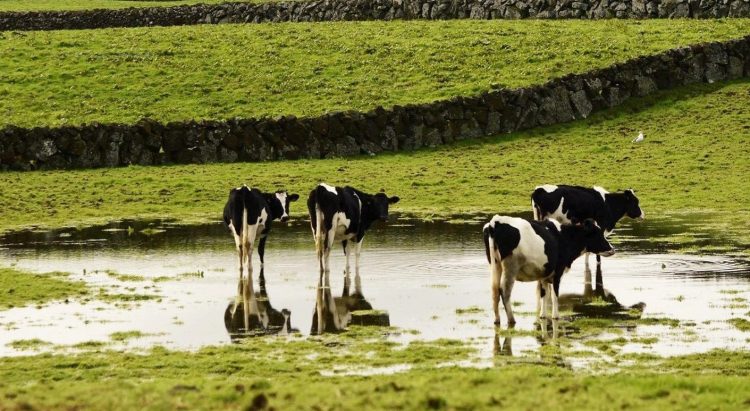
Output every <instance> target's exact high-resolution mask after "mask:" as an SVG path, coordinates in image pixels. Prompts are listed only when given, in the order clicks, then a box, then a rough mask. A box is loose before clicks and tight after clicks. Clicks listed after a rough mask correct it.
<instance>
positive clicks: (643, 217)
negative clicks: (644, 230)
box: [638, 211, 646, 221]
mask: <svg viewBox="0 0 750 411" xmlns="http://www.w3.org/2000/svg"><path fill="white" fill-rule="evenodd" d="M645 219H646V213H644V212H643V211H641V215H639V216H638V221H643V220H645Z"/></svg>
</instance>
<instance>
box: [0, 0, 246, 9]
mask: <svg viewBox="0 0 750 411" xmlns="http://www.w3.org/2000/svg"><path fill="white" fill-rule="evenodd" d="M244 1H245V2H247V3H257V2H258V1H252V0H244ZM231 2H232V1H230V0H152V1H148V0H146V1H141V0H0V11H40V10H91V9H123V8H126V7H167V6H180V5H184V4H197V3H206V4H211V3H231Z"/></svg>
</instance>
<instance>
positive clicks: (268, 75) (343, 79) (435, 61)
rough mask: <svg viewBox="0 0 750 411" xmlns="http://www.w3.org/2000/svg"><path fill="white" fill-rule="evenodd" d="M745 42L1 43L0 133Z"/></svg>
mask: <svg viewBox="0 0 750 411" xmlns="http://www.w3.org/2000/svg"><path fill="white" fill-rule="evenodd" d="M748 32H750V19H736V20H679V21H668V20H647V21H631V20H625V21H619V20H618V21H615V20H599V21H474V20H457V21H435V22H425V21H395V22H339V23H315V24H306V23H299V24H298V23H288V24H287V23H285V24H268V25H219V26H191V27H169V28H159V27H153V28H143V29H141V28H139V29H107V30H84V31H53V32H31V33H3V34H2V35H3V37H4V40H3V41H2V42H0V56H2V58H1V59H0V97H1V98H0V126H3V125H9V124H13V125H18V126H57V125H76V124H81V123H90V122H117V123H134V122H136V121H138V120H139V119H140V118H143V117H149V118H153V119H156V120H159V121H165V122H166V121H173V120H186V119H227V118H233V117H243V118H246V117H261V116H278V115H287V114H293V115H297V116H313V115H319V114H322V113H326V112H330V111H337V110H368V109H372V108H374V107H376V106H379V105H380V106H386V107H388V106H392V105H394V104H407V103H421V102H429V101H433V100H436V99H445V98H449V97H453V96H457V95H470V94H476V93H480V92H482V91H487V90H490V89H492V88H497V87H511V88H513V87H520V86H527V85H531V84H540V83H543V82H545V81H547V80H549V79H551V78H555V77H560V76H563V75H565V74H569V73H580V72H585V71H588V70H592V69H594V68H599V67H606V66H609V65H611V64H613V63H616V62H621V61H625V60H627V59H629V58H633V57H637V56H642V55H649V54H654V53H657V52H661V51H664V50H667V49H670V48H674V47H676V46H685V45H689V44H694V43H700V42H703V41H717V40H727V39H732V38H736V37H740V36H742V35H743V34H746V33H748ZM50 61H54V62H55V64H49V62H50Z"/></svg>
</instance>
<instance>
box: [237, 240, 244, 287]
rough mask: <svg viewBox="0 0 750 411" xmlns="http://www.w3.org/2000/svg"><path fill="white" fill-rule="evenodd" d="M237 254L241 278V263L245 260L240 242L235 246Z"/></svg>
mask: <svg viewBox="0 0 750 411" xmlns="http://www.w3.org/2000/svg"><path fill="white" fill-rule="evenodd" d="M237 255H238V260H239V262H240V279H242V272H243V270H242V268H243V263H244V261H245V254H244V253H243V250H242V244H240V245H238V246H237Z"/></svg>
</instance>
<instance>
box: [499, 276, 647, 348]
mask: <svg viewBox="0 0 750 411" xmlns="http://www.w3.org/2000/svg"><path fill="white" fill-rule="evenodd" d="M602 277H603V276H602V267H601V265H597V266H596V277H595V281H594V282H593V285H592V281H591V269H590V268H589V267H588V266H586V267H585V269H584V286H583V293H582V294H562V295H560V297H559V300H558V302H559V305H560V311H569V312H573V319H575V318H606V319H612V320H623V321H626V320H632V319H634V318H638V317H640V314H642V313H643V309H644V308H645V307H646V304H645V303H643V302H640V303H638V304H634V305H631V306H629V307H626V306H623V305H622V304H620V302H619V301H617V298H616V297H615V295H614V294H612V293H611V292H610V291H609V290H607V289H605V288H604V280H603V278H602ZM592 303H594V304H592ZM535 326H536V330H537V331H539V333H538V334H537V337H536V338H537V341H538V342H539V344H540V345H545V344H547V343H549V342H550V340H552V341H554V340H556V339H557V338H558V337H559V336H560V335H562V336H566V335H568V334H570V333H572V332H573V331H575V323H573V324H572V326H571V325H569V324H566V322H562V324H561V323H560V322H558V321H557V320H549V319H548V320H544V319H541V320H540V321H538V322H537V323H536V325H535ZM626 327H627V328H628V329H632V328H634V327H635V325H633V324H628V325H626ZM501 333H502V330H500V329H499V327H496V330H495V340H494V353H495V354H496V355H509V356H510V355H513V347H512V343H513V341H512V340H513V338H512V337H511V336H506V337H504V338H503V341H502V344H501V343H500V338H501Z"/></svg>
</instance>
